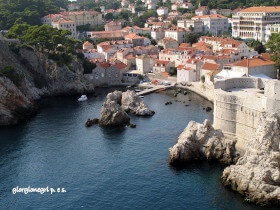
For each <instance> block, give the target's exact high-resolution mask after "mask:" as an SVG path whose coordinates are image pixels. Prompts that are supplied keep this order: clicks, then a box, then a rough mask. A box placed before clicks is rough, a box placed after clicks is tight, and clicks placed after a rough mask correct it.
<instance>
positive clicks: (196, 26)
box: [177, 19, 203, 33]
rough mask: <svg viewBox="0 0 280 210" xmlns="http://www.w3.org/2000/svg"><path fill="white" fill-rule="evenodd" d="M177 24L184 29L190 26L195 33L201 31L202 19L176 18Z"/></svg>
mask: <svg viewBox="0 0 280 210" xmlns="http://www.w3.org/2000/svg"><path fill="white" fill-rule="evenodd" d="M177 26H178V27H182V28H186V29H190V28H191V29H192V30H193V32H195V33H203V22H202V20H192V19H185V20H178V21H177Z"/></svg>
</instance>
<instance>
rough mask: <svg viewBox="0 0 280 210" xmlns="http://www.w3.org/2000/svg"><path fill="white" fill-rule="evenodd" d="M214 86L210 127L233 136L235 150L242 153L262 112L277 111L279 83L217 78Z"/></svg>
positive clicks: (278, 106)
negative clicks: (212, 120) (211, 124)
mask: <svg viewBox="0 0 280 210" xmlns="http://www.w3.org/2000/svg"><path fill="white" fill-rule="evenodd" d="M214 86H215V87H214V88H215V90H214V127H215V129H221V130H222V131H223V133H224V134H225V135H228V136H231V137H237V144H236V149H237V150H238V151H239V152H240V153H243V152H244V148H245V145H246V143H247V141H249V140H250V139H251V138H252V136H253V134H254V133H255V132H256V130H257V125H258V122H259V120H260V119H261V118H262V116H263V114H264V113H273V112H279V111H280V82H279V81H278V80H267V79H261V78H252V77H251V78H250V77H249V78H248V77H247V78H245V77H244V78H231V79H224V80H217V81H216V82H215V85H214Z"/></svg>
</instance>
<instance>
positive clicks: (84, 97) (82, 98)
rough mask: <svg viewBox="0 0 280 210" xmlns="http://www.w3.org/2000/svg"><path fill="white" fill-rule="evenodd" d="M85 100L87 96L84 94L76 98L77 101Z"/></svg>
mask: <svg viewBox="0 0 280 210" xmlns="http://www.w3.org/2000/svg"><path fill="white" fill-rule="evenodd" d="M86 100H88V98H87V96H86V95H82V96H81V97H80V98H79V99H78V101H86Z"/></svg>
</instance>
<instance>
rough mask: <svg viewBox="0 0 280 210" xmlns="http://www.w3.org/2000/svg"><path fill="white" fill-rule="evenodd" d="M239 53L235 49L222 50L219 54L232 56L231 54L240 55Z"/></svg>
mask: <svg viewBox="0 0 280 210" xmlns="http://www.w3.org/2000/svg"><path fill="white" fill-rule="evenodd" d="M238 52H239V51H238V50H235V49H221V50H220V51H218V52H217V53H220V54H227V55H230V54H233V53H238Z"/></svg>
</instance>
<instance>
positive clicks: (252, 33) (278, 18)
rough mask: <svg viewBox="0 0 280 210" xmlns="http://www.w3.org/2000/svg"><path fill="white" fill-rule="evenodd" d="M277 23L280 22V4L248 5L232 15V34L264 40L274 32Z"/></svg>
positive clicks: (243, 37)
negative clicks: (268, 5)
mask: <svg viewBox="0 0 280 210" xmlns="http://www.w3.org/2000/svg"><path fill="white" fill-rule="evenodd" d="M277 24H280V6H270V7H264V6H263V7H249V8H247V9H244V10H241V11H239V12H237V13H236V14H235V15H233V16H232V36H233V37H240V38H242V39H255V40H260V41H262V42H266V41H268V39H269V36H270V35H271V34H272V33H275V32H276V31H274V28H277ZM274 25H275V27H274Z"/></svg>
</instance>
